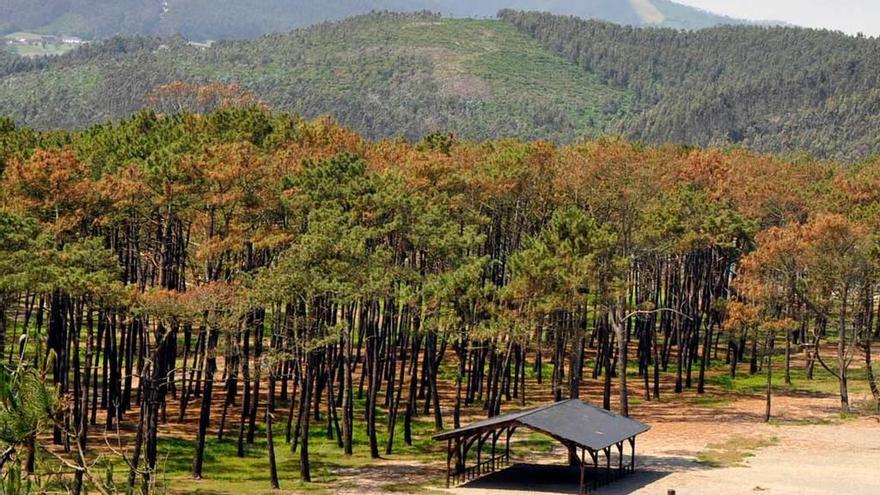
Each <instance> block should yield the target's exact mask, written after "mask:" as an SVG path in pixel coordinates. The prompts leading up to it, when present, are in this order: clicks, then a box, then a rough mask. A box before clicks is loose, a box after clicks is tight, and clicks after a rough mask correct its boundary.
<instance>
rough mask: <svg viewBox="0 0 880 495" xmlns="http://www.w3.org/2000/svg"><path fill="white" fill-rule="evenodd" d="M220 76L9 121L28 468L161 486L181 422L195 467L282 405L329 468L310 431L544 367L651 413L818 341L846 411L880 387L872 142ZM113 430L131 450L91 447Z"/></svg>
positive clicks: (10, 301)
mask: <svg viewBox="0 0 880 495" xmlns="http://www.w3.org/2000/svg"><path fill="white" fill-rule="evenodd" d="M224 94H226V93H224ZM221 96H222V95H221ZM221 100H222V103H221V104H219V105H218V106H219V108H218V109H216V110H213V111H211V112H208V113H205V114H193V113H187V112H181V113H170V114H157V113H155V112H152V111H144V112H140V113H138V114H136V115H134V116H133V117H131V118H129V119H126V120H123V121H121V122H118V123H115V124H104V125H98V126H94V127H91V128H89V129H87V130H84V131H80V132H63V133H39V132H35V131H32V130H29V129H20V128H16V127H15V126H14V125H12V124H11V123H10V122H8V121H6V122H4V123H3V124H2V125H0V143H2V150H0V151H2V154H0V157H2V161H0V165H2V167H3V168H2V182H0V188H2V189H0V192H2V195H0V197H2V198H3V199H2V204H0V206H2V208H0V316H2V318H0V342H2V347H0V354H2V358H3V366H2V373H0V398H2V399H3V400H0V420H2V421H0V424H2V425H3V427H2V428H0V447H2V452H0V469H2V473H3V476H4V483H5V484H6V486H9V487H16V486H22V485H23V484H28V483H35V482H37V481H39V480H44V481H45V482H53V483H62V484H64V486H65V487H67V488H68V489H69V490H70V491H72V492H74V493H80V492H81V491H82V490H84V489H85V488H84V487H90V488H92V489H96V490H99V491H102V492H105V493H112V492H115V491H118V490H125V489H129V490H135V491H141V492H144V493H146V492H150V491H152V490H153V489H154V488H155V486H156V483H157V481H158V480H157V471H158V469H159V465H158V457H159V452H160V448H161V447H160V443H161V442H160V438H161V436H160V433H161V432H162V431H163V428H165V427H167V425H169V424H172V423H192V424H194V425H197V427H196V434H195V435H196V441H195V447H194V452H193V462H192V468H191V474H192V476H193V477H195V478H200V477H201V476H202V475H203V468H204V463H205V462H206V455H205V454H206V452H205V451H206V448H207V447H206V439H207V438H208V437H209V436H214V435H215V436H217V437H218V438H220V439H222V438H229V439H234V441H235V442H236V445H237V452H238V455H239V456H244V455H246V454H247V452H248V451H249V450H250V449H253V448H254V447H253V444H254V442H255V438H256V436H257V435H258V434H264V435H265V436H266V441H267V445H268V449H267V451H266V455H267V459H268V461H269V473H267V484H271V486H273V487H278V486H279V485H280V483H281V481H280V480H279V479H278V474H277V466H276V460H275V448H276V446H278V445H279V444H280V443H281V442H283V443H285V444H289V445H291V447H292V448H293V449H295V450H296V451H297V452H298V453H299V460H300V472H301V477H302V480H304V481H309V480H311V477H312V470H311V467H310V454H309V445H310V435H312V434H315V432H316V431H324V432H326V434H327V435H328V436H329V437H330V438H333V439H334V440H335V441H336V442H337V444H338V448H339V449H340V452H341V453H342V454H343V455H351V454H352V452H353V442H352V438H353V435H354V432H355V431H356V430H358V431H364V432H366V436H367V438H368V448H369V452H370V455H371V456H372V457H373V458H378V457H380V456H381V455H383V454H391V453H393V452H394V450H395V448H399V446H400V445H401V444H402V443H404V444H411V443H412V442H413V440H414V438H413V437H414V433H413V423H414V421H416V420H417V419H418V418H419V417H425V418H429V419H430V420H431V421H432V422H433V424H434V428H435V429H436V430H437V431H440V430H443V429H448V428H452V427H457V426H459V425H460V424H461V422H462V410H463V409H464V408H466V407H470V408H474V407H476V408H479V409H481V410H482V411H483V412H484V414H485V415H486V416H493V415H497V414H499V413H501V412H502V411H505V410H509V409H515V408H518V407H522V406H523V405H525V404H526V403H527V402H528V401H529V400H530V397H529V396H527V390H531V389H530V388H529V387H527V384H528V385H529V386H533V385H534V384H535V383H537V384H538V386H539V388H544V389H545V390H548V391H549V392H550V394H551V396H552V397H553V398H554V399H555V400H562V399H564V398H577V397H581V396H582V395H583V390H584V386H585V385H586V384H588V383H596V384H601V388H602V391H603V393H602V406H603V407H605V408H606V409H613V410H615V411H617V412H620V413H621V414H624V415H627V414H629V411H630V409H629V404H630V398H631V397H640V398H642V399H643V400H646V401H652V400H658V399H660V398H661V396H662V395H665V394H670V393H672V394H676V393H681V392H683V391H684V390H686V389H696V391H697V392H698V393H703V392H704V390H705V388H706V386H707V373H709V372H710V371H711V370H712V368H713V366H715V365H716V364H717V363H718V361H722V362H724V363H726V364H727V366H728V369H729V373H730V375H731V377H734V376H736V374H737V373H750V374H755V373H759V372H760V373H766V376H767V380H768V395H767V404H768V406H767V411H766V414H767V418H768V419H769V417H770V414H771V412H772V411H771V390H772V389H771V388H770V387H769V384H770V383H771V380H772V378H773V369H774V367H773V365H774V361H773V359H772V358H773V356H774V355H783V354H784V356H785V360H784V363H785V364H784V366H783V375H784V379H785V380H786V381H788V380H790V372H791V366H792V365H791V358H792V356H793V355H794V354H796V353H803V354H804V355H805V357H806V359H805V361H806V366H807V376H808V377H811V376H812V370H813V369H814V368H815V367H819V366H821V367H823V368H824V369H826V370H828V371H829V372H830V373H831V374H833V375H834V376H835V377H836V379H837V380H838V382H839V384H840V387H839V390H840V401H841V408H842V409H844V410H847V409H848V408H849V407H850V406H851V403H850V402H851V401H850V398H849V394H848V391H849V381H848V380H849V375H848V372H849V370H850V369H851V367H852V366H853V363H854V362H855V361H856V359H858V360H859V361H861V362H863V363H864V365H865V366H867V370H869V373H868V374H867V375H868V380H869V382H870V387H871V390H872V392H873V394H874V399H875V400H876V401H877V402H878V404H880V391H878V389H877V385H876V381H875V379H874V376H873V373H871V372H870V370H872V368H871V359H872V347H871V345H872V342H874V341H875V340H876V338H877V337H878V329H880V318H877V311H878V309H880V308H878V305H877V303H876V298H875V291H876V289H877V287H878V284H880V272H878V271H877V261H878V259H877V249H876V246H877V234H878V232H880V221H878V219H880V216H878V213H877V212H878V211H880V210H878V206H880V196H878V194H877V191H878V190H880V187H878V186H880V184H878V180H880V164H878V163H877V162H867V163H864V164H862V165H859V166H853V167H843V166H839V165H837V164H834V163H830V162H821V161H812V160H806V159H801V160H796V161H791V160H785V159H781V158H777V157H773V156H768V155H761V154H756V153H753V152H749V151H745V150H741V149H732V150H720V149H708V150H699V149H692V148H685V147H674V146H663V147H644V146H640V145H637V144H633V143H630V142H627V141H624V140H620V139H598V140H588V141H583V142H578V143H576V144H573V145H569V146H564V147H559V146H557V145H554V144H552V143H548V142H542V141H519V140H495V141H484V142H469V141H461V140H458V139H457V138H456V137H455V136H453V135H450V134H443V133H435V134H431V135H429V136H428V137H426V138H425V139H423V140H421V141H418V142H415V143H412V142H408V141H406V140H403V139H388V140H380V141H370V140H366V139H364V138H362V137H361V136H359V135H358V134H357V133H355V132H354V131H351V130H349V129H346V128H344V127H341V126H338V125H336V124H334V123H333V122H331V121H329V120H326V119H323V120H317V121H307V120H302V119H300V118H297V117H293V116H291V115H287V114H281V113H274V112H270V111H268V110H266V109H264V108H262V107H261V106H259V105H254V104H249V105H245V106H242V105H239V104H233V103H242V101H241V100H237V99H236V100H234V101H232V102H228V101H226V100H224V99H222V98H221ZM777 361H778V360H777ZM667 382H668V383H671V385H670V386H668V387H664V383H667ZM449 387H451V388H449ZM261 426H262V428H261ZM123 427H125V428H127V429H129V430H130V431H132V434H131V435H130V436H129V437H125V438H124V439H120V440H119V442H118V444H114V443H113V442H108V441H107V438H108V437H111V438H112V437H113V435H114V434H116V432H118V431H120V430H121V429H123ZM380 432H381V433H380ZM120 438H121V437H120ZM102 442H105V443H108V444H109V445H111V446H112V447H113V449H114V452H115V453H117V454H118V456H119V458H120V459H122V462H123V463H124V466H125V469H124V471H125V472H124V476H123V478H124V479H111V477H109V476H108V477H104V476H100V475H98V474H96V472H95V471H94V469H95V466H94V461H93V460H92V459H93V456H95V455H97V451H98V447H100V446H101V445H102ZM117 471H118V468H117ZM47 473H49V474H47ZM53 473H54V474H53ZM35 480H36V481H35ZM125 487H129V488H125Z"/></svg>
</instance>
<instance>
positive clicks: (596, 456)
mask: <svg viewBox="0 0 880 495" xmlns="http://www.w3.org/2000/svg"><path fill="white" fill-rule="evenodd" d="M590 457H592V458H593V476H591V477H590V486H592V487H593V490H596V489H597V488H599V479H598V478H597V475H598V474H599V454H597V453H596V451H594V450H593V449H590Z"/></svg>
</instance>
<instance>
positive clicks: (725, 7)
mask: <svg viewBox="0 0 880 495" xmlns="http://www.w3.org/2000/svg"><path fill="white" fill-rule="evenodd" d="M675 1H677V2H679V3H683V4H687V5H693V6H695V7H700V8H702V9H705V10H709V11H712V12H717V13H719V14H725V15H729V16H732V17H740V18H744V19H769V20H779V21H786V22H790V23H792V24H796V25H798V26H805V27H815V28H828V29H835V30H840V31H845V32H847V33H850V34H856V33H858V32H862V33H865V34H866V35H869V36H880V0H675Z"/></svg>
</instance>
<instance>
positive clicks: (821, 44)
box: [501, 11, 880, 159]
mask: <svg viewBox="0 0 880 495" xmlns="http://www.w3.org/2000/svg"><path fill="white" fill-rule="evenodd" d="M501 18H502V19H504V20H505V21H507V22H510V23H512V24H514V25H515V26H517V27H518V28H519V29H521V30H522V31H523V32H526V33H529V34H530V35H532V36H534V37H535V38H536V39H538V40H540V41H541V42H542V43H544V45H545V46H547V47H548V48H549V49H551V50H553V51H554V52H556V53H558V54H560V55H562V56H564V57H566V58H567V59H569V60H571V61H572V62H573V63H577V64H578V65H580V66H581V67H583V68H584V69H585V70H587V71H588V72H590V73H592V74H594V75H596V76H597V77H599V78H600V80H602V81H605V82H607V83H608V84H610V85H612V86H614V87H618V88H621V89H625V90H627V91H629V92H630V93H631V94H633V95H634V96H635V109H636V112H635V113H634V114H632V115H631V116H628V117H627V118H626V119H625V120H624V121H623V122H621V127H620V129H621V130H622V131H623V132H624V133H625V134H626V135H628V136H630V137H631V138H633V139H638V140H644V141H647V142H678V143H688V144H695V145H707V144H722V143H727V142H733V143H738V144H743V145H745V146H749V147H753V148H755V149H760V150H764V151H774V152H788V151H794V150H808V151H811V152H813V153H815V154H816V155H818V156H825V157H832V158H840V159H850V158H855V157H859V156H864V155H867V154H873V153H877V152H878V151H880V118H878V115H880V114H878V110H880V92H878V89H877V88H878V84H880V40H877V39H866V38H862V37H851V36H846V35H843V34H841V33H835V32H830V31H817V30H805V29H798V28H759V27H745V26H728V27H718V28H713V29H708V30H703V31H696V32H677V31H672V30H656V29H648V30H636V29H632V28H627V27H621V26H615V25H612V24H605V23H597V22H588V21H583V20H579V19H575V18H571V17H558V16H551V15H545V14H538V13H520V12H513V11H503V12H502V13H501Z"/></svg>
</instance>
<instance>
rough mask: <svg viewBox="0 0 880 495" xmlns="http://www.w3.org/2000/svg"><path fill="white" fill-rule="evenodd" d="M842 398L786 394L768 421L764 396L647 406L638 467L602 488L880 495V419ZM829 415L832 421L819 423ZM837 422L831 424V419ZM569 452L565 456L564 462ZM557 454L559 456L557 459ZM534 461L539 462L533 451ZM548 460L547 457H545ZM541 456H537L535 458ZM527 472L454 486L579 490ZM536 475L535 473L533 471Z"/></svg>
mask: <svg viewBox="0 0 880 495" xmlns="http://www.w3.org/2000/svg"><path fill="white" fill-rule="evenodd" d="M836 405H837V404H836V402H835V401H834V399H820V398H815V397H813V398H804V397H785V398H780V399H778V400H777V405H776V408H777V411H778V414H779V418H780V420H781V424H775V425H774V424H765V423H763V422H762V421H760V416H759V413H758V412H759V411H761V402H760V400H759V399H751V400H750V399H746V400H741V401H737V402H736V403H734V404H732V405H731V406H732V407H731V406H727V407H725V408H722V409H718V410H717V411H715V412H714V413H713V412H712V410H711V409H709V410H706V411H704V412H703V414H702V415H698V416H696V417H678V418H676V417H663V415H662V411H659V410H658V411H653V414H652V413H651V412H648V413H647V417H646V418H644V419H646V420H649V421H650V417H651V416H654V421H653V422H651V423H652V426H653V427H652V430H651V431H650V432H648V433H646V434H644V435H643V436H641V437H639V442H638V457H637V463H638V471H637V472H636V473H634V474H631V475H629V476H628V477H626V478H624V479H622V480H620V481H618V482H616V483H613V484H610V485H607V486H605V487H603V488H600V489H599V490H598V491H596V492H595V493H597V494H600V495H648V494H651V495H665V494H666V493H667V490H670V489H674V490H676V493H677V495H690V494H711V495H739V494H755V493H765V494H769V495H783V494H786V495H788V494H790V495H814V494H815V495H820V494H821V495H831V494H834V495H837V494H840V495H878V494H880V419H878V418H877V417H864V418H858V419H847V420H840V419H839V415H837V414H836V413H834V411H835V410H836ZM816 423H824V424H816ZM829 423H830V424H829ZM744 437H747V438H765V439H773V440H774V441H775V443H774V444H773V445H772V446H769V447H765V448H760V449H757V450H756V451H754V452H752V454H753V457H748V458H747V459H746V460H745V465H744V466H742V467H724V468H712V467H708V466H706V465H703V464H701V463H699V462H697V460H696V456H697V454H698V453H699V452H700V451H701V450H704V449H705V448H706V447H707V446H708V445H711V444H715V443H718V442H724V441H725V440H728V439H735V438H744ZM563 459H564V457H562V455H559V456H557V459H555V460H556V461H557V462H564V461H563ZM553 460H554V459H551V460H550V462H551V463H552V462H553ZM525 461H526V462H533V461H532V460H531V459H529V460H525ZM541 461H542V462H541V463H542V464H546V462H547V461H546V460H541ZM535 462H537V460H535ZM511 474H512V476H513V477H517V475H519V479H516V480H514V482H511V480H510V479H507V480H505V475H504V474H503V473H501V474H496V475H495V477H494V478H490V479H488V480H487V479H484V480H481V481H476V482H472V483H470V484H468V485H464V486H461V487H459V488H456V489H452V490H449V492H450V493H453V494H455V495H519V494H534V493H542V494H547V495H550V494H553V493H577V487H576V486H574V485H570V484H569V485H562V484H555V485H554V484H553V480H554V479H556V480H558V476H555V475H553V474H549V475H548V474H547V473H546V472H542V471H541V470H537V471H534V475H533V476H530V475H528V474H526V475H525V476H523V474H522V472H519V473H517V472H516V471H515V472H514V473H511ZM529 478H531V479H529ZM548 478H549V479H550V481H549V482H548Z"/></svg>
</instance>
